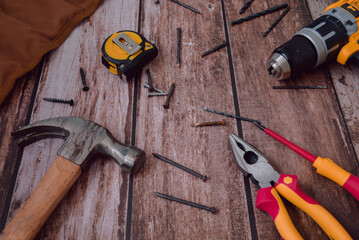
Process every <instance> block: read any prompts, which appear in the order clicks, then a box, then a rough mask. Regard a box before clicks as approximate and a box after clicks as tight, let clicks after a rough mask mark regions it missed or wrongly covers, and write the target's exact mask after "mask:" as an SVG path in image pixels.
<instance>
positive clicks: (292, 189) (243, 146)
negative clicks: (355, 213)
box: [229, 134, 352, 240]
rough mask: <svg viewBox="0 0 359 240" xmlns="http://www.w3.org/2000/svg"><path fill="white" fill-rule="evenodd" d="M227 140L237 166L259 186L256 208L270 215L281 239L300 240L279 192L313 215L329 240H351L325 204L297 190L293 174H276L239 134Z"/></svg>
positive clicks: (262, 156)
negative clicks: (323, 205)
mask: <svg viewBox="0 0 359 240" xmlns="http://www.w3.org/2000/svg"><path fill="white" fill-rule="evenodd" d="M229 141H230V144H231V146H232V150H233V153H234V156H235V159H236V162H237V164H238V166H239V167H240V169H241V170H242V172H243V173H244V174H245V175H246V176H248V177H250V179H251V180H252V182H253V183H254V184H256V185H257V186H258V187H259V188H260V189H259V190H258V193H257V199H256V207H257V208H258V209H261V210H263V211H265V212H267V213H268V214H270V215H271V216H272V218H273V220H274V223H275V225H276V227H277V229H278V232H279V234H280V235H281V236H282V238H284V239H303V238H302V237H301V235H300V234H299V233H298V231H297V229H296V228H295V227H294V225H293V223H292V221H291V219H290V217H289V215H288V212H287V210H286V208H285V206H284V204H283V202H282V200H281V198H280V196H279V194H280V195H282V196H283V197H284V198H286V199H287V200H289V201H290V202H291V203H293V204H294V205H295V206H297V207H299V208H300V209H302V210H303V211H304V212H306V213H307V214H308V215H309V216H310V217H312V218H313V220H314V221H316V222H317V223H318V224H319V226H320V227H321V228H322V229H323V230H324V231H325V233H326V234H327V235H328V236H329V238H330V239H338V240H339V239H340V240H343V239H352V238H351V236H350V235H349V234H348V232H347V231H346V230H345V229H344V228H343V226H342V225H341V224H340V223H339V222H338V221H337V220H336V219H335V218H334V217H333V216H332V215H331V214H330V213H329V212H328V211H327V210H326V209H325V208H324V207H322V206H321V205H320V204H319V203H318V202H316V201H315V200H314V199H312V198H310V197H309V196H308V195H306V194H305V193H304V192H303V191H302V190H301V189H300V187H299V186H298V181H297V176H296V175H286V174H279V173H278V172H277V171H275V170H274V169H273V167H272V166H271V165H270V164H269V163H268V161H267V159H266V158H265V156H264V155H263V154H262V153H261V152H260V151H259V150H257V149H256V148H254V147H253V146H251V145H250V144H249V143H247V142H246V141H244V140H243V139H241V138H239V137H238V136H235V135H233V134H232V135H230V136H229Z"/></svg>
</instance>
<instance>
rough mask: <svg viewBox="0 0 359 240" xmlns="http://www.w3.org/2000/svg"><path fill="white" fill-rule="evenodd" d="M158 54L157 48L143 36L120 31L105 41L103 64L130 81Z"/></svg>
mask: <svg viewBox="0 0 359 240" xmlns="http://www.w3.org/2000/svg"><path fill="white" fill-rule="evenodd" d="M157 54H158V49H157V47H156V46H155V45H154V44H153V43H150V42H149V41H147V39H146V38H144V37H143V36H142V35H141V34H139V33H137V32H133V31H129V30H126V31H119V32H116V33H114V34H112V35H111V36H109V37H108V38H107V39H106V40H105V41H104V43H103V45H102V64H103V65H105V67H107V68H108V69H109V70H110V72H112V73H114V74H117V75H119V76H120V78H121V79H122V74H123V75H125V76H126V78H127V79H129V78H131V77H132V76H133V75H134V74H135V73H136V72H138V71H139V70H141V68H142V67H144V66H145V65H146V64H147V63H149V62H151V61H152V60H153V59H154V58H155V57H156V56H157Z"/></svg>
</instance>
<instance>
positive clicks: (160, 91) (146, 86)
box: [143, 82, 164, 93]
mask: <svg viewBox="0 0 359 240" xmlns="http://www.w3.org/2000/svg"><path fill="white" fill-rule="evenodd" d="M143 87H145V88H149V87H150V85H148V84H147V83H146V82H144V83H143ZM153 89H154V90H155V91H156V92H159V93H164V91H162V90H161V89H158V88H155V87H154V88H153Z"/></svg>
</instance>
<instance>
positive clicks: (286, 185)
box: [274, 174, 352, 240]
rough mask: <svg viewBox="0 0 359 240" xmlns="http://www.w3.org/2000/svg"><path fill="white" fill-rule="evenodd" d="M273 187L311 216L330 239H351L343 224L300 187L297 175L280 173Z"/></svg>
mask: <svg viewBox="0 0 359 240" xmlns="http://www.w3.org/2000/svg"><path fill="white" fill-rule="evenodd" d="M274 187H275V189H276V190H277V191H278V193H279V194H280V195H282V196H283V197H285V198H286V199H287V200H289V201H290V202H291V203H293V204H294V205H295V206H297V207H299V208H300V209H302V210H303V211H304V212H305V213H307V214H308V215H309V216H310V217H311V218H313V220H314V221H315V222H317V223H318V225H319V226H320V227H321V228H322V229H323V230H324V232H325V233H326V234H327V235H328V236H329V238H330V239H334V240H339V239H340V240H346V239H352V237H351V236H350V235H349V234H348V232H347V231H346V230H345V229H344V228H343V226H342V225H341V224H340V223H339V222H338V221H337V220H336V219H335V218H334V217H333V216H332V215H331V214H330V213H329V212H328V211H327V210H326V209H325V208H324V207H322V206H321V205H320V204H319V203H318V202H316V201H315V200H314V199H312V198H311V197H309V196H308V195H306V194H305V193H304V192H303V191H302V190H301V189H300V187H299V186H298V180H297V176H295V175H285V174H281V175H280V178H279V180H278V182H277V183H276V184H275V186H274Z"/></svg>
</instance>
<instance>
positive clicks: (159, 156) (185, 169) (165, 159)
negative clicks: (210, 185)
mask: <svg viewBox="0 0 359 240" xmlns="http://www.w3.org/2000/svg"><path fill="white" fill-rule="evenodd" d="M152 155H153V156H154V157H156V158H158V159H160V160H162V161H164V162H166V163H169V164H171V165H172V166H175V167H178V168H180V169H182V170H183V171H185V172H188V173H190V174H192V175H193V176H196V177H198V178H200V179H202V180H203V181H206V179H207V177H206V176H204V175H202V174H199V173H197V172H195V171H193V170H192V169H189V168H187V167H185V166H183V165H181V164H179V163H176V162H174V161H172V160H170V159H168V158H166V157H164V156H161V155H159V154H158V153H152Z"/></svg>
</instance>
